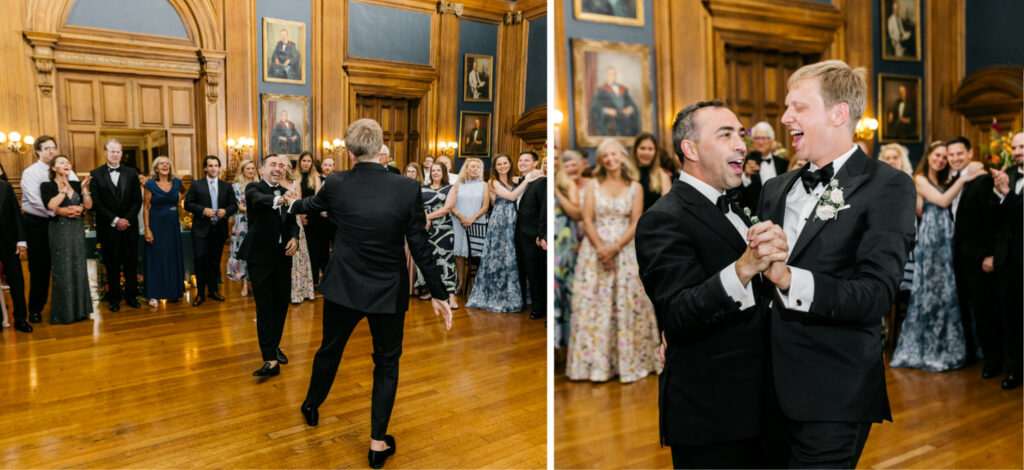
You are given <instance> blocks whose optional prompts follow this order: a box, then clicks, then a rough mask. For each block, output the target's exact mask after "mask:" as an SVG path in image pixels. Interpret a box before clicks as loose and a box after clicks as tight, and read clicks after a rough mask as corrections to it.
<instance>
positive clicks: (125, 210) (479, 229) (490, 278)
mask: <svg viewBox="0 0 1024 470" xmlns="http://www.w3.org/2000/svg"><path fill="white" fill-rule="evenodd" d="M34 148H35V151H36V156H37V161H36V162H35V163H33V164H32V165H31V166H29V167H28V168H26V169H25V171H24V172H23V173H22V179H21V190H22V195H21V204H20V208H19V205H18V202H17V200H16V197H15V193H14V190H13V188H12V187H11V185H10V184H8V183H7V182H6V179H7V177H6V173H4V172H3V168H2V167H0V181H2V182H0V221H3V223H2V224H0V251H2V252H3V254H2V255H0V269H2V272H3V279H4V281H5V282H6V283H7V284H8V286H9V288H10V293H11V297H12V299H13V309H12V319H13V322H12V323H13V326H14V328H15V329H17V330H19V331H22V332H26V333H28V332H31V331H32V326H31V324H30V323H40V322H42V320H43V319H42V312H43V310H44V307H45V306H46V304H47V303H49V304H50V311H49V315H50V318H49V320H50V323H53V324H66V323H73V322H76V321H81V320H86V319H89V318H90V315H91V314H92V313H93V308H94V307H93V302H92V297H91V293H90V287H89V280H88V265H87V257H88V253H87V248H86V241H85V237H86V226H85V223H84V220H83V219H84V217H85V214H86V213H87V212H89V213H91V214H93V215H92V217H93V220H94V221H95V227H96V234H97V241H98V242H99V247H100V257H101V260H102V264H103V266H104V271H105V273H106V279H107V282H106V286H105V287H104V286H101V288H105V294H104V301H105V302H106V304H107V307H108V309H109V310H110V311H112V312H117V311H119V310H120V305H121V303H122V300H123V301H124V303H125V304H126V305H128V306H130V307H132V308H141V304H140V299H143V300H148V302H149V304H150V305H151V306H153V307H157V306H159V305H160V304H161V301H166V302H172V303H174V302H180V301H181V300H182V299H183V298H184V296H185V293H186V287H187V286H188V284H187V283H186V276H185V260H184V256H185V249H184V247H183V239H182V237H183V235H182V233H183V232H182V229H181V227H182V223H181V220H182V217H181V215H182V214H181V211H182V210H184V211H187V212H188V213H190V214H191V230H190V231H189V234H188V235H187V236H190V237H191V241H192V252H193V261H194V264H193V266H194V272H195V285H194V287H195V289H196V291H195V296H194V297H193V300H192V305H193V306H199V305H201V304H203V302H205V301H206V300H207V299H212V300H216V301H222V302H223V301H224V300H225V298H224V296H223V295H222V294H221V285H222V283H223V278H222V276H221V271H222V267H223V271H224V274H225V275H226V277H227V279H228V280H230V281H233V282H240V283H241V295H242V296H243V297H245V296H248V295H249V294H250V292H251V291H250V283H249V275H248V269H247V266H246V261H244V260H243V259H240V257H239V256H238V250H239V248H240V247H241V245H242V242H243V240H244V239H245V237H246V234H247V232H248V225H249V224H248V219H247V212H246V200H245V189H246V186H248V185H250V184H253V183H256V182H259V181H260V179H261V178H260V169H259V168H258V162H256V161H253V160H244V161H242V162H241V163H240V164H239V165H238V169H237V171H236V173H235V175H234V180H233V182H230V183H229V182H227V181H225V180H224V179H222V178H223V176H224V175H222V169H221V162H220V159H218V158H217V157H216V156H208V157H206V158H205V159H204V161H203V166H202V169H203V173H204V176H203V178H199V179H196V180H194V181H192V184H191V185H190V186H189V187H188V188H186V187H185V184H184V183H183V182H182V180H181V179H179V178H178V177H176V176H174V175H175V171H174V167H173V164H172V162H171V160H170V159H169V158H168V157H166V156H160V157H157V158H155V159H154V160H153V162H152V164H151V168H152V169H151V171H150V173H149V174H148V175H141V174H139V172H138V171H137V170H136V169H134V168H132V167H130V166H128V165H125V164H122V161H121V159H122V156H123V152H122V144H121V143H120V142H118V141H117V140H116V139H111V140H108V141H107V142H105V143H104V145H103V152H104V156H105V159H106V163H105V164H104V165H103V166H101V167H99V168H96V169H93V170H92V171H90V173H89V175H88V176H86V177H83V178H82V180H81V181H79V178H78V176H77V175H76V172H75V169H74V168H72V162H71V160H70V159H69V158H68V157H67V156H66V155H63V154H60V153H59V151H58V146H57V142H56V140H55V139H54V138H53V137H50V136H42V137H40V138H38V139H37V140H36V141H35V143H34ZM270 156H273V155H268V157H270ZM380 158H381V162H382V163H383V164H384V165H385V166H387V167H388V168H389V169H390V170H391V171H393V172H395V173H398V172H399V170H397V169H395V168H394V167H393V166H388V161H389V159H390V152H389V150H388V148H387V146H384V147H383V148H382V149H381V152H380ZM337 165H338V163H337V162H336V161H335V159H334V158H333V157H330V156H327V157H325V158H324V159H323V160H322V161H318V159H316V158H315V157H314V156H313V154H312V153H310V152H303V153H302V154H300V156H299V158H298V160H297V164H296V165H295V167H294V168H292V169H291V170H290V171H285V172H284V175H283V177H282V178H281V181H280V185H281V187H282V188H283V190H284V191H293V190H294V191H295V192H296V193H299V194H301V196H302V197H304V198H305V197H310V196H312V195H314V194H316V193H317V192H318V191H319V190H320V189H321V187H322V186H323V183H324V181H325V178H326V176H327V175H329V174H331V173H333V172H334V171H335V167H336V166H337ZM452 168H453V166H452V162H451V159H450V158H449V157H447V156H441V157H439V158H437V159H436V160H434V159H433V158H431V157H428V158H427V159H426V160H425V161H424V164H423V165H422V166H421V165H420V164H419V163H416V162H413V163H410V164H409V165H408V166H407V168H406V172H405V175H406V176H408V177H410V178H413V179H416V180H417V181H418V182H420V184H421V185H422V188H423V189H422V196H423V203H424V207H423V210H424V211H425V213H426V214H427V219H428V224H429V231H430V236H431V243H432V244H433V246H434V249H435V255H436V257H437V258H438V266H439V268H440V269H441V271H442V272H443V273H444V280H445V284H446V287H447V288H448V291H449V294H450V298H449V299H450V300H449V302H450V305H451V307H452V308H457V307H458V304H457V301H456V297H455V296H456V295H457V294H468V296H467V299H468V300H467V306H468V307H470V308H477V309H482V310H488V311H492V312H519V311H522V310H523V309H524V308H525V306H526V305H530V304H531V302H532V305H533V310H532V312H531V315H530V316H531V318H543V317H544V316H545V311H544V308H543V305H545V303H544V302H545V301H544V299H545V295H544V292H545V283H544V272H545V271H544V270H545V251H546V249H547V245H546V242H545V241H544V234H545V233H546V232H547V228H546V197H545V193H546V190H545V185H546V178H545V177H544V174H543V170H542V169H541V167H540V162H539V158H538V156H537V154H536V153H534V152H530V151H527V152H524V153H522V154H521V155H519V157H518V158H517V159H516V160H515V161H513V160H512V157H510V156H509V155H504V154H502V155H497V156H496V157H495V158H494V159H493V162H492V169H491V171H490V175H489V177H488V175H485V173H484V165H483V162H482V161H481V160H480V159H477V158H469V159H466V160H465V161H464V162H463V165H462V167H461V169H460V171H459V173H458V174H454V173H452V172H451V169H452ZM517 170H518V171H517ZM534 183H539V184H534ZM297 221H298V224H297V225H298V226H299V237H298V250H297V251H296V253H295V255H294V256H292V257H291V262H292V267H291V268H292V269H291V302H292V303H296V304H298V303H301V302H303V301H307V300H312V299H314V295H315V294H314V286H315V285H317V284H318V282H319V280H320V278H321V275H322V273H323V271H324V269H326V265H327V260H328V259H329V257H330V253H331V251H332V249H331V245H332V242H333V239H334V232H335V227H334V226H333V224H332V223H331V222H330V220H329V219H328V217H327V212H322V213H319V214H310V215H298V216H297ZM140 237H142V238H143V239H144V243H143V244H142V247H143V248H142V250H143V253H142V254H143V256H142V257H141V261H142V262H141V267H140V256H139V245H140V240H139V238H140ZM225 244H227V245H228V259H227V261H226V262H223V263H222V259H221V258H222V256H223V252H224V246H225ZM26 255H27V258H28V269H29V274H30V280H31V285H30V286H28V289H27V290H28V302H27V303H26V301H25V291H26V286H25V282H24V279H25V277H24V273H22V270H21V262H20V260H21V258H22V257H24V256H26ZM409 260H410V262H409V269H410V274H411V276H410V279H413V278H415V279H416V282H415V283H410V286H411V289H415V290H411V291H410V294H417V295H421V296H422V298H425V299H429V293H428V292H426V289H425V285H424V284H423V280H422V276H416V271H415V267H414V264H413V263H412V261H411V257H409ZM471 266H473V267H475V268H476V269H475V282H472V283H471V282H469V279H468V278H469V272H470V267H471ZM140 280H141V282H142V286H143V287H142V288H141V289H140V288H139V284H140ZM467 285H472V289H471V290H470V291H469V292H466V288H467ZM51 287H52V298H51V297H50V290H51Z"/></svg>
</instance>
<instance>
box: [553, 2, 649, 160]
mask: <svg viewBox="0 0 1024 470" xmlns="http://www.w3.org/2000/svg"><path fill="white" fill-rule="evenodd" d="M559 1H563V2H565V20H564V21H565V40H566V42H565V44H558V45H556V47H555V51H557V53H561V54H564V55H565V57H566V58H567V60H566V62H567V63H568V67H567V69H568V72H569V76H568V77H556V80H568V82H569V103H568V109H566V110H562V111H563V112H564V113H565V114H566V118H567V119H568V122H569V129H571V131H570V132H569V147H568V148H575V149H578V150H581V151H584V152H586V154H587V155H589V157H590V162H591V163H594V158H595V154H596V150H597V149H596V148H594V147H588V148H580V147H578V146H577V144H576V131H575V129H576V113H575V111H574V110H575V109H576V103H575V102H574V98H573V80H572V77H573V76H574V74H575V71H574V70H573V63H572V62H573V61H572V40H573V39H574V38H582V39H596V40H600V41H613V42H625V43H632V44H645V45H647V46H650V48H651V58H650V62H651V70H650V71H649V73H650V76H651V93H652V94H653V93H655V90H657V89H658V84H657V82H656V77H655V73H654V67H655V57H654V26H653V24H654V14H653V12H654V6H653V3H652V1H651V0H642V1H643V2H644V26H643V27H637V26H622V25H616V24H610V23H596V22H591V21H578V20H576V18H575V17H574V16H573V0H559ZM634 99H639V96H636V97H634ZM584 105H585V104H584ZM657 106H658V104H657V100H651V122H652V123H654V124H653V126H654V128H653V129H651V131H652V132H653V133H654V134H655V135H660V134H661V133H662V132H664V131H665V130H664V129H661V128H660V127H659V126H660V125H659V120H658V110H657ZM627 150H629V149H627Z"/></svg>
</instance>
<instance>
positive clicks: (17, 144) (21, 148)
mask: <svg viewBox="0 0 1024 470" xmlns="http://www.w3.org/2000/svg"><path fill="white" fill-rule="evenodd" d="M4 142H6V143H7V150H10V151H12V152H18V153H28V152H29V150H32V144H34V143H36V138H35V137H32V136H30V135H26V136H25V137H22V136H21V134H19V133H17V132H11V133H10V134H4V133H3V132H0V144H3V143H4Z"/></svg>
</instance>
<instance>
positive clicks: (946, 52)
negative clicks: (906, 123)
mask: <svg viewBox="0 0 1024 470" xmlns="http://www.w3.org/2000/svg"><path fill="white" fill-rule="evenodd" d="M965 3H966V2H965V0H934V3H930V4H929V5H928V8H925V9H924V12H923V13H924V15H925V18H924V19H923V21H924V22H925V24H926V25H928V27H927V28H925V46H924V50H925V51H926V52H927V53H926V54H925V55H924V93H925V94H924V102H925V103H928V106H925V116H924V123H925V126H924V129H923V130H922V132H923V133H924V135H923V137H924V143H925V144H926V145H927V144H928V142H931V141H932V140H935V139H951V138H953V137H955V136H958V135H965V133H966V131H967V129H968V128H969V127H970V126H969V124H968V122H967V120H966V119H965V118H964V117H963V115H961V114H960V113H957V112H954V111H953V107H952V105H953V95H954V94H955V93H956V91H957V88H958V87H959V86H960V82H961V81H963V79H964V76H965V74H966V72H965V70H966V65H965V54H964V49H965V47H966V46H965V38H964V31H965V30H966V27H965V25H964V15H963V12H964V10H965V8H966V5H965ZM949 12H959V13H958V14H953V15H951V14H949Z"/></svg>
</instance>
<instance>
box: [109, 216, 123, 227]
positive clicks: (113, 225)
mask: <svg viewBox="0 0 1024 470" xmlns="http://www.w3.org/2000/svg"><path fill="white" fill-rule="evenodd" d="M118 220H121V218H120V217H114V221H113V222H110V226H111V227H116V226H117V221H118Z"/></svg>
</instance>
